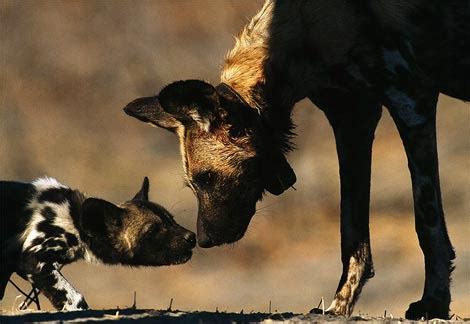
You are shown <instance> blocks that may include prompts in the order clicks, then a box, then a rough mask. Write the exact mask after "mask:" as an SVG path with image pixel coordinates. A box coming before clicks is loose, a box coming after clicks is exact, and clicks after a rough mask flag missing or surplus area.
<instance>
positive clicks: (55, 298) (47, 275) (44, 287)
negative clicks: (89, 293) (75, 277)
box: [28, 264, 88, 311]
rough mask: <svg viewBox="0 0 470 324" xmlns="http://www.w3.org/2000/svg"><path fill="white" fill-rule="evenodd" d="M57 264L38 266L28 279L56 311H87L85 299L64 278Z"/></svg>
mask: <svg viewBox="0 0 470 324" xmlns="http://www.w3.org/2000/svg"><path fill="white" fill-rule="evenodd" d="M56 265H57V264H55V265H53V264H40V265H39V266H38V268H39V269H38V270H39V271H38V272H35V273H34V274H32V275H29V276H28V278H29V280H30V281H31V282H33V283H34V284H35V285H36V287H37V288H38V289H39V290H40V291H41V292H42V293H43V294H44V296H46V297H47V298H48V299H49V300H50V302H51V303H52V305H53V306H54V307H55V308H56V309H58V310H67V311H74V310H84V309H88V305H87V303H86V301H85V298H84V297H83V296H82V295H81V294H80V293H79V292H78V291H77V290H76V289H75V288H74V287H73V286H72V285H71V284H70V283H69V282H68V281H67V280H66V279H65V278H64V276H63V275H62V274H61V273H60V271H59V269H58V266H56Z"/></svg>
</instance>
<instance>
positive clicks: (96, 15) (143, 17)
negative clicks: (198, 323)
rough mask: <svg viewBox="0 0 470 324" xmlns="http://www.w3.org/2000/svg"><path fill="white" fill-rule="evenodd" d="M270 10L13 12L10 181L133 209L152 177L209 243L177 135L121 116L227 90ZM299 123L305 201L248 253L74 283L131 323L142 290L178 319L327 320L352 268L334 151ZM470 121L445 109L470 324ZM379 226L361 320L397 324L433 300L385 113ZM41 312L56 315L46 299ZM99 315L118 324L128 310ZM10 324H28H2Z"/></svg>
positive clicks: (214, 5)
mask: <svg viewBox="0 0 470 324" xmlns="http://www.w3.org/2000/svg"><path fill="white" fill-rule="evenodd" d="M262 3H263V1H262V0H256V1H254V0H225V1H222V0H218V1H213V0H193V1H187V0H185V1H174V0H159V1H154V0H142V1H133V0H120V1H90V0H76V1H62V0H54V1H29V0H25V1H14V0H1V1H0V30H1V31H2V32H3V33H2V39H1V41H0V62H1V64H0V175H1V179H2V180H19V181H32V180H34V179H36V178H37V177H40V176H44V175H47V176H50V177H55V178H57V179H58V180H59V181H60V182H62V183H65V184H67V185H69V186H70V187H72V188H76V189H80V190H82V191H84V192H86V193H88V194H89V195H90V196H95V197H100V198H103V199H107V200H109V201H113V202H116V203H117V202H120V201H125V200H128V199H129V198H131V197H132V196H133V194H134V193H135V191H136V190H137V189H138V187H139V186H140V184H141V183H142V179H143V177H144V176H148V177H149V178H150V198H151V199H152V200H154V201H155V202H158V203H159V204H161V205H163V206H165V207H166V208H167V209H168V210H170V211H171V212H172V213H173V214H174V216H175V219H176V220H177V221H178V222H179V223H181V224H182V225H184V226H185V227H187V228H189V229H192V230H195V228H196V217H197V212H198V211H197V202H196V198H195V197H194V195H193V194H192V192H191V191H190V190H189V189H187V188H185V187H184V185H183V181H182V180H183V167H182V163H181V158H180V155H179V147H178V142H177V139H176V136H174V134H171V133H169V132H166V131H164V130H162V129H156V128H152V127H149V126H148V125H145V124H143V123H140V122H138V121H136V120H135V119H133V118H130V117H128V116H126V115H125V114H124V113H123V111H122V108H123V107H124V106H125V105H126V104H127V103H128V102H130V101H131V100H133V99H134V98H136V97H141V96H150V95H154V94H155V93H158V91H159V90H160V89H161V88H162V87H163V86H164V85H166V84H168V83H170V82H172V81H175V80H182V79H191V78H199V79H203V80H207V81H209V82H211V83H212V84H217V83H218V82H219V80H220V66H221V65H222V63H223V58H224V55H225V54H226V52H227V51H228V50H229V49H230V48H231V47H232V46H233V43H234V40H233V35H235V34H237V33H238V32H239V31H240V29H241V28H242V27H243V25H244V24H245V23H246V22H247V19H248V18H249V17H251V16H253V15H254V14H255V13H256V11H257V10H259V8H260V7H261V5H262ZM345 108H346V109H347V107H345ZM293 118H294V120H295V123H296V124H297V128H296V133H297V134H298V136H297V137H296V138H295V141H294V142H295V144H296V146H297V149H296V150H295V151H294V152H292V153H291V154H290V155H289V156H288V160H289V162H290V163H291V165H292V167H293V169H294V170H295V172H296V174H297V179H298V180H297V183H296V184H295V188H296V190H289V191H287V192H285V193H284V194H283V195H281V196H279V197H274V196H271V195H267V196H266V197H265V198H264V199H263V201H262V202H260V203H259V204H258V206H257V208H258V211H257V214H256V215H255V216H254V218H253V220H252V222H251V224H250V227H249V229H248V232H247V234H246V235H245V237H244V238H243V239H242V240H240V241H239V242H237V243H235V244H233V245H228V246H222V247H216V248H212V249H209V250H207V249H199V248H198V249H196V250H195V253H194V256H193V258H192V260H190V262H188V263H187V264H184V265H179V266H175V267H154V268H150V267H147V268H145V267H141V268H130V267H124V266H113V267H110V266H105V265H90V264H85V263H82V262H77V263H74V264H72V265H70V266H66V267H65V268H64V274H65V277H66V278H67V279H68V280H69V281H70V282H71V283H72V284H73V285H74V286H75V287H76V288H77V289H78V290H79V291H80V292H81V293H82V294H83V295H84V296H85V298H86V300H87V302H88V304H89V305H90V306H91V307H93V308H94V309H112V308H117V307H119V308H121V309H125V308H126V307H129V306H130V305H132V298H133V293H134V291H135V292H136V293H137V307H138V308H139V309H166V308H167V307H168V305H169V301H170V299H171V298H173V299H174V303H173V308H174V309H176V308H184V309H187V310H191V311H198V310H210V311H215V309H216V308H218V309H219V310H220V311H226V312H234V313H236V314H238V313H239V312H240V310H241V309H244V311H245V314H249V313H252V312H267V311H268V304H269V300H271V301H272V310H273V312H274V311H275V312H294V313H297V314H301V313H306V312H308V311H309V310H310V309H311V308H312V307H314V306H317V304H318V301H319V300H320V298H322V297H324V299H325V304H326V305H327V306H328V305H329V303H330V302H331V299H332V297H333V294H334V291H335V289H336V286H337V284H338V280H339V278H340V275H341V269H342V266H341V262H340V260H341V258H340V241H339V240H340V236H339V202H340V197H339V177H338V162H337V156H336V149H335V142H334V137H333V132H332V130H331V127H330V125H329V124H328V122H327V120H326V118H325V116H324V115H323V113H322V112H321V111H320V110H319V109H317V108H316V107H315V106H314V105H313V104H312V103H311V102H309V101H307V100H303V101H302V102H300V103H299V104H297V105H296V107H295V111H294V115H293ZM469 121H470V104H468V103H464V102H462V101H459V100H456V99H452V98H449V97H446V96H444V95H442V96H440V97H439V105H438V115H437V124H438V125H437V132H438V146H439V164H440V181H441V186H442V196H443V197H442V198H443V204H444V209H445V212H446V221H447V225H448V230H449V235H450V238H451V241H452V244H453V246H454V248H455V250H456V254H457V259H456V260H455V265H456V269H455V271H454V273H453V275H452V278H453V281H452V287H451V289H452V303H451V312H452V313H455V314H457V315H459V316H461V317H470V307H469V305H470V235H469V233H470V218H469V217H470V122H469ZM370 214H371V217H370V228H371V242H372V254H373V259H374V267H375V273H376V274H375V277H374V278H373V279H371V280H370V281H369V282H368V283H367V285H366V286H365V287H364V289H363V291H362V295H361V298H360V299H359V301H358V303H357V305H356V307H355V310H354V313H353V315H355V316H356V315H360V314H364V313H368V314H383V313H384V312H385V310H386V311H387V314H389V315H393V316H394V318H398V317H400V316H404V313H405V311H406V309H407V307H408V305H409V304H410V303H411V302H414V301H416V300H418V299H419V298H420V296H421V295H422V290H423V283H424V262H423V255H422V252H421V251H420V248H419V243H418V240H417V236H416V233H415V230H414V216H413V202H412V193H411V181H410V175H409V171H408V168H407V160H406V156H405V153H404V150H403V146H402V143H401V140H400V137H399V136H398V133H397V130H396V127H395V125H394V124H393V122H392V120H391V117H390V116H389V114H388V112H387V110H386V109H384V112H383V117H382V119H381V121H380V124H379V127H378V129H377V132H376V139H375V143H374V149H373V165H372V188H371V213H370ZM13 279H14V280H15V282H17V283H18V284H19V285H20V287H22V288H23V289H26V288H28V285H27V284H26V283H25V282H24V281H23V280H21V279H20V278H18V277H17V276H14V277H13ZM17 295H18V292H17V291H16V290H15V289H14V288H13V287H12V286H11V285H9V286H8V287H7V290H6V294H5V298H4V299H3V300H2V301H0V311H1V312H3V314H5V312H12V311H13V312H14V311H15V298H16V296H17ZM41 303H42V306H43V309H44V310H46V311H51V310H52V307H51V305H50V304H49V303H48V302H47V301H46V300H45V299H42V300H41ZM17 304H18V303H16V305H17ZM58 314H59V313H58ZM80 314H82V315H83V316H86V314H87V313H80ZM91 314H95V315H93V316H98V314H102V315H99V316H100V317H102V318H104V314H108V315H109V314H111V315H113V314H115V311H114V313H113V312H110V313H106V312H103V313H99V312H98V313H91ZM139 314H140V313H139ZM152 314H153V313H152ZM157 314H160V315H161V313H157ZM197 314H201V313H197ZM204 314H206V313H204ZM82 315H80V316H82ZM137 315H138V314H133V315H132V314H131V315H129V316H137ZM154 315H155V314H154ZM160 315H158V316H160ZM24 316H38V317H39V318H40V317H41V316H43V317H44V319H46V318H47V316H49V315H43V314H37V315H36V314H28V315H24ZM55 316H59V315H55ZM60 316H62V315H60ZM77 316H78V315H77ZM121 316H124V315H122V314H121ZM168 316H169V315H168ZM188 316H189V315H188ZM7 319H8V320H12V319H14V318H10V317H2V319H0V322H3V321H5V320H7ZM25 319H26V317H25V318H23V320H25Z"/></svg>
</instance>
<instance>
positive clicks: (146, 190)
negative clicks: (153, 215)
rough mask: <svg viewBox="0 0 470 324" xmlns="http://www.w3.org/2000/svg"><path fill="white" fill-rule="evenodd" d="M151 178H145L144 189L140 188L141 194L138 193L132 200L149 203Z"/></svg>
mask: <svg viewBox="0 0 470 324" xmlns="http://www.w3.org/2000/svg"><path fill="white" fill-rule="evenodd" d="M149 186H150V183H149V178H147V177H145V178H144V182H143V183H142V188H140V190H139V192H138V193H136V195H135V196H134V198H132V200H144V201H148V200H149Z"/></svg>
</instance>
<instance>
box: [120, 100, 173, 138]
mask: <svg viewBox="0 0 470 324" xmlns="http://www.w3.org/2000/svg"><path fill="white" fill-rule="evenodd" d="M124 112H125V113H126V114H128V115H129V116H132V117H134V118H137V119H138V120H140V121H143V122H144V123H150V124H152V125H155V126H158V127H162V128H165V129H167V130H169V131H172V132H174V131H175V130H176V129H177V128H178V127H180V126H182V124H181V122H179V121H178V120H176V119H175V118H174V117H173V116H171V115H170V114H169V113H167V112H166V111H165V110H163V108H162V106H161V105H160V101H159V100H158V97H156V96H155V97H144V98H138V99H135V100H133V101H132V102H130V103H129V104H127V106H126V107H124Z"/></svg>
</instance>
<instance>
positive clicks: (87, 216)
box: [80, 177, 196, 266]
mask: <svg viewBox="0 0 470 324" xmlns="http://www.w3.org/2000/svg"><path fill="white" fill-rule="evenodd" d="M148 190H149V180H148V178H147V177H145V179H144V182H143V184H142V188H141V189H140V191H139V192H138V193H137V194H136V195H135V196H134V198H132V199H131V200H129V201H127V202H125V203H123V204H121V205H119V206H116V205H114V204H112V203H110V202H107V201H105V200H101V199H97V198H88V199H87V200H85V202H84V203H83V206H82V213H81V218H80V222H81V224H80V225H81V229H82V231H83V232H84V234H85V235H84V236H85V237H86V240H85V241H86V243H87V245H88V246H89V248H90V250H91V252H93V254H95V255H96V256H97V257H98V258H99V259H101V260H102V261H103V262H105V263H121V264H130V265H148V266H159V265H171V264H179V263H184V262H186V261H188V260H189V259H190V258H191V255H192V249H193V248H194V246H195V244H196V238H195V234H194V233H193V232H191V231H189V230H187V229H185V228H184V227H182V226H180V225H178V224H177V223H176V222H175V220H174V219H173V216H172V215H171V214H170V213H169V212H168V211H167V210H166V209H165V208H163V207H162V206H160V205H158V204H156V203H153V202H151V201H149V200H148Z"/></svg>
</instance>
